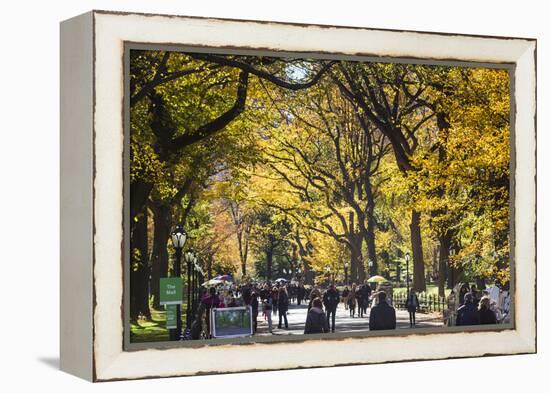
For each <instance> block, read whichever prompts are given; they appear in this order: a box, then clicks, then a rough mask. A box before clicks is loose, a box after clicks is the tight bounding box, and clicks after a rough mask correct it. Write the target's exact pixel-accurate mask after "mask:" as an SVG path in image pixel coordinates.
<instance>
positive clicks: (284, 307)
mask: <svg viewBox="0 0 550 393" xmlns="http://www.w3.org/2000/svg"><path fill="white" fill-rule="evenodd" d="M278 297H279V299H278V303H277V307H278V310H279V326H278V328H279V329H280V328H281V323H282V320H283V319H284V320H285V329H288V319H287V317H286V313H287V311H288V293H287V292H286V288H285V287H281V288H279V296H278ZM273 307H275V306H273Z"/></svg>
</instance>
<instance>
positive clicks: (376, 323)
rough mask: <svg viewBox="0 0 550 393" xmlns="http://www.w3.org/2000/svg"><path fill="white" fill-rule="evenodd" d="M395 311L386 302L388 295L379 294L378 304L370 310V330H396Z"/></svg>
mask: <svg viewBox="0 0 550 393" xmlns="http://www.w3.org/2000/svg"><path fill="white" fill-rule="evenodd" d="M395 325H396V318H395V309H394V308H393V307H392V306H390V305H389V304H388V302H386V293H385V292H380V293H379V294H378V304H377V305H376V306H374V307H373V308H372V309H371V310H370V318H369V330H390V329H395Z"/></svg>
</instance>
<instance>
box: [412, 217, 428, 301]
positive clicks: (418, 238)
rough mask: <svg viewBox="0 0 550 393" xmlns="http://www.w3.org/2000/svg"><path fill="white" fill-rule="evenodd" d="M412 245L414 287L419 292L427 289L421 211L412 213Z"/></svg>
mask: <svg viewBox="0 0 550 393" xmlns="http://www.w3.org/2000/svg"><path fill="white" fill-rule="evenodd" d="M410 229H411V246H412V253H413V288H414V290H415V291H417V292H424V291H425V290H426V277H425V273H424V254H423V252H422V233H421V230H420V212H418V211H416V210H413V211H412V214H411V225H410Z"/></svg>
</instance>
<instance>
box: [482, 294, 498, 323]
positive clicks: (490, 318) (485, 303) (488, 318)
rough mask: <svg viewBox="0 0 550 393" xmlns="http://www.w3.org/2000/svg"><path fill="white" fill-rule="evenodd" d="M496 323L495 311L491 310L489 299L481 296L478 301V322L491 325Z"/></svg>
mask: <svg viewBox="0 0 550 393" xmlns="http://www.w3.org/2000/svg"><path fill="white" fill-rule="evenodd" d="M496 323H497V317H496V315H495V312H494V311H493V310H491V299H490V298H489V297H488V296H483V297H482V298H481V300H480V301H479V324H480V325H493V324H496Z"/></svg>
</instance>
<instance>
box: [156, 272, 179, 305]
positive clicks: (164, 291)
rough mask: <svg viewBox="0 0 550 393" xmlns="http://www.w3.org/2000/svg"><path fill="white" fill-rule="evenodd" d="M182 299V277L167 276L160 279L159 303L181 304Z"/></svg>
mask: <svg viewBox="0 0 550 393" xmlns="http://www.w3.org/2000/svg"><path fill="white" fill-rule="evenodd" d="M182 300H183V279H181V278H180V277H169V278H161V279H160V304H164V305H167V304H181V303H182Z"/></svg>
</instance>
